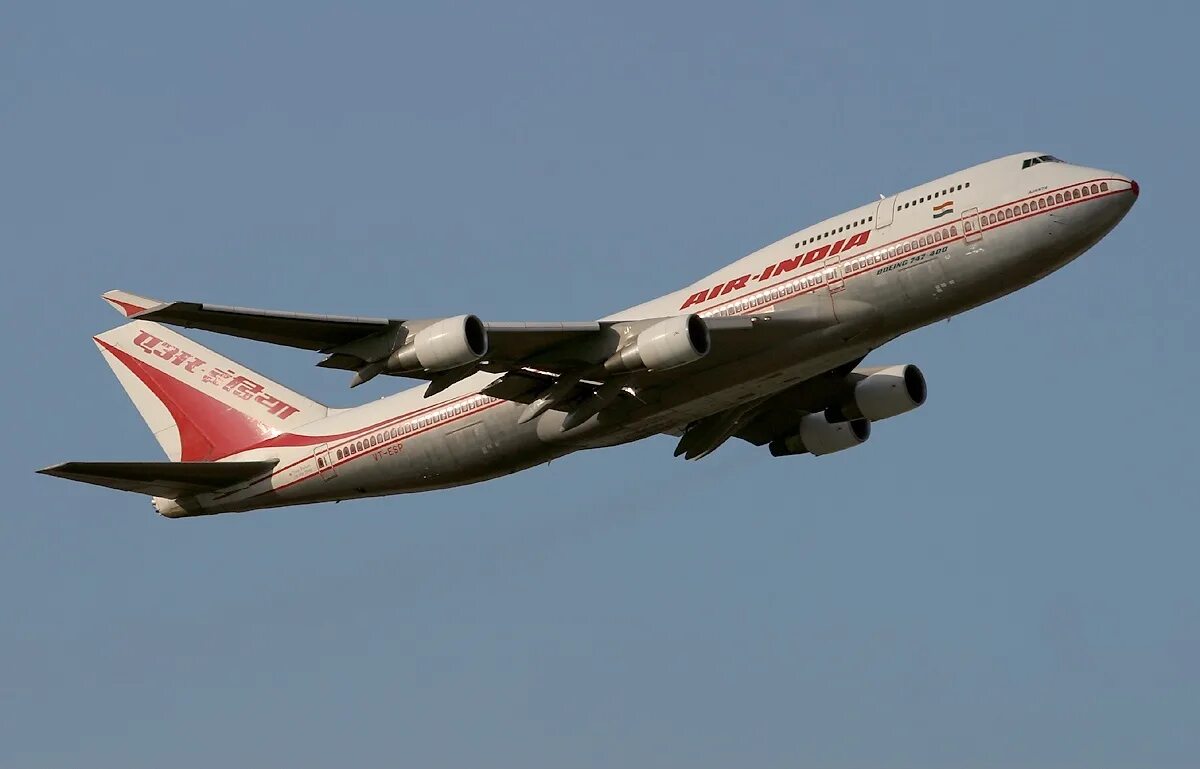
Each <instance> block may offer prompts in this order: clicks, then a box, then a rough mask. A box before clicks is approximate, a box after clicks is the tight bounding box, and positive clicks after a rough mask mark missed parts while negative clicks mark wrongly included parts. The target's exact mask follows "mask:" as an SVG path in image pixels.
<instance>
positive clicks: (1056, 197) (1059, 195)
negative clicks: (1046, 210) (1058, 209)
mask: <svg viewBox="0 0 1200 769" xmlns="http://www.w3.org/2000/svg"><path fill="white" fill-rule="evenodd" d="M1054 202H1055V203H1061V202H1063V200H1062V193H1061V192H1056V193H1054Z"/></svg>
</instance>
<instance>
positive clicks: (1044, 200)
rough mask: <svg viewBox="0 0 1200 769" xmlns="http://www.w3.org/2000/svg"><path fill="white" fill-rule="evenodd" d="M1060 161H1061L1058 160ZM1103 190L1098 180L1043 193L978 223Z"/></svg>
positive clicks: (990, 214)
mask: <svg viewBox="0 0 1200 769" xmlns="http://www.w3.org/2000/svg"><path fill="white" fill-rule="evenodd" d="M1059 162H1062V161H1059ZM1103 192H1108V182H1100V183H1099V184H1084V185H1081V186H1079V187H1075V188H1074V189H1070V190H1066V191H1064V192H1056V193H1054V194H1053V195H1049V194H1047V195H1043V196H1042V197H1040V198H1037V199H1036V200H1027V201H1025V202H1024V203H1022V204H1021V205H1019V206H1007V207H1005V208H1003V209H996V210H995V211H991V212H989V213H987V214H983V215H982V216H981V217H980V225H985V224H995V223H997V222H1003V221H1005V220H1008V219H1012V218H1013V217H1016V216H1022V215H1024V214H1028V213H1037V212H1038V211H1041V210H1044V209H1046V208H1053V207H1054V206H1060V205H1062V204H1063V203H1069V202H1071V201H1072V200H1081V199H1083V198H1090V197H1091V196H1092V195H1099V194H1101V193H1103ZM966 229H967V230H968V231H970V229H971V228H970V226H969V225H966Z"/></svg>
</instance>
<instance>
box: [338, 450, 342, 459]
mask: <svg viewBox="0 0 1200 769" xmlns="http://www.w3.org/2000/svg"><path fill="white" fill-rule="evenodd" d="M337 458H338V459H341V458H342V450H341V449H338V450H337Z"/></svg>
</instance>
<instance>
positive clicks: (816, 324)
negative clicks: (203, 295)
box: [104, 291, 876, 421]
mask: <svg viewBox="0 0 1200 769" xmlns="http://www.w3.org/2000/svg"><path fill="white" fill-rule="evenodd" d="M104 299H105V301H107V302H108V303H109V304H111V305H112V306H113V307H114V308H116V309H117V310H118V311H120V312H121V313H122V314H124V315H126V316H127V317H129V318H136V319H138V320H150V321H157V322H159V323H166V324H170V325H175V326H183V327H185V328H198V329H202V330H205V331H212V332H216V333H219V334H227V335H230V336H237V337H242V338H244V339H254V340H257V341H262V342H269V343H272V344H279V345H286V346H289V347H297V348H301V349H306V350H315V351H319V352H321V353H323V354H325V355H326V357H325V358H324V359H323V360H321V361H320V362H319V363H318V364H317V365H318V366H321V367H323V368H333V369H342V370H346V371H353V372H355V376H354V378H353V380H352V381H351V387H354V386H356V385H358V384H362V383H363V382H366V381H369V380H370V379H371V378H373V377H375V376H378V375H380V374H387V375H393V376H405V377H413V378H417V379H424V380H427V381H429V382H430V385H429V388H428V389H427V390H426V395H432V394H434V393H436V392H439V391H441V390H443V389H445V388H446V387H449V386H450V385H452V384H454V383H455V382H458V381H461V380H462V379H464V378H466V377H468V376H471V375H472V374H475V373H477V372H480V371H484V372H490V373H496V374H501V375H502V376H500V377H499V378H497V380H496V381H494V382H492V383H491V384H490V385H489V386H488V387H487V388H486V389H485V390H484V392H485V393H486V394H488V395H491V396H493V397H497V398H502V399H505V400H512V401H516V402H521V403H527V404H531V405H530V408H529V409H528V410H527V412H526V415H525V418H528V419H532V418H533V417H534V416H537V415H538V414H540V413H542V412H543V411H545V410H546V409H548V408H554V409H559V410H569V409H571V407H572V405H573V404H578V403H579V402H581V401H588V400H591V401H596V402H600V401H604V402H611V401H612V400H613V399H615V398H617V397H621V396H632V395H634V394H635V388H636V389H642V390H644V389H647V388H651V389H652V388H655V387H658V386H664V385H669V384H670V383H671V382H673V381H676V380H677V378H678V377H680V376H688V375H690V373H692V372H697V371H701V370H704V369H706V368H710V367H714V366H719V365H722V364H724V363H728V362H730V361H735V360H737V359H738V358H739V357H741V356H745V355H750V354H753V353H755V352H758V351H761V350H763V349H766V348H767V347H770V346H772V345H775V344H779V343H780V342H783V341H787V340H790V339H794V338H795V337H797V336H799V335H802V334H805V333H809V332H812V331H817V330H821V329H824V328H828V327H830V326H833V325H844V326H845V327H846V328H849V329H859V330H861V328H862V327H864V326H865V325H867V324H869V323H871V322H872V321H874V320H875V319H876V313H875V310H874V308H872V307H870V306H869V305H866V304H864V303H861V302H853V301H843V302H839V303H838V311H837V317H835V316H834V314H833V312H832V306H831V305H830V303H829V302H828V300H827V299H826V300H824V301H821V300H819V299H817V298H815V297H814V299H813V301H811V302H809V303H806V304H800V305H799V306H795V305H793V306H792V308H790V309H788V310H786V311H780V312H765V313H761V314H754V315H739V316H728V317H709V318H704V319H701V318H699V317H698V316H673V317H668V318H630V319H617V320H604V321H588V322H549V323H527V322H515V323H495V322H489V323H484V322H482V321H480V320H479V319H478V318H476V317H475V316H473V315H460V316H456V317H452V318H434V319H415V320H413V319H397V318H370V317H354V316H339V315H315V314H306V313H295V312H279V311H272V310H259V309H251V308H244V307H227V306H222V305H214V304H203V303H197V302H159V301H156V300H153V299H147V298H145V297H141V296H138V295H136V294H130V293H128V292H124V291H110V292H108V293H106V294H105V295H104ZM643 332H645V333H643ZM647 337H654V344H656V345H657V347H656V350H657V351H658V352H657V354H658V356H659V358H658V359H659V360H660V361H661V360H666V362H667V363H666V364H654V365H651V364H649V363H646V362H645V361H646V360H649V359H650V356H651V355H652V351H650V350H649V349H648V348H649V347H650V346H651V345H650V344H649V343H646V344H643V343H644V342H646V338H647ZM701 338H702V342H703V346H704V347H706V349H705V351H704V353H703V354H701V355H697V356H694V357H693V358H688V357H687V353H688V352H689V351H690V348H688V349H684V348H686V347H687V345H688V344H690V342H689V341H688V340H693V341H694V339H701ZM697 343H699V342H697ZM664 350H665V351H664ZM681 354H682V357H672V356H680V355H681ZM667 364H669V365H667ZM596 395H598V396H600V398H599V399H596V398H591V396H596ZM589 408H590V406H589ZM739 421H740V420H739Z"/></svg>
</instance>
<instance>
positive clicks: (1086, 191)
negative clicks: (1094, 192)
mask: <svg viewBox="0 0 1200 769" xmlns="http://www.w3.org/2000/svg"><path fill="white" fill-rule="evenodd" d="M1083 194H1084V195H1088V194H1089V193H1088V187H1087V185H1086V184H1085V185H1083Z"/></svg>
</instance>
